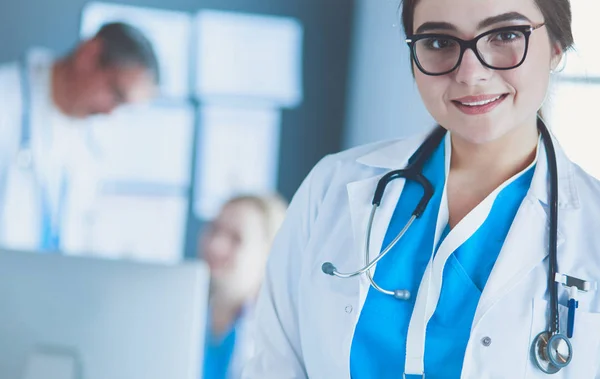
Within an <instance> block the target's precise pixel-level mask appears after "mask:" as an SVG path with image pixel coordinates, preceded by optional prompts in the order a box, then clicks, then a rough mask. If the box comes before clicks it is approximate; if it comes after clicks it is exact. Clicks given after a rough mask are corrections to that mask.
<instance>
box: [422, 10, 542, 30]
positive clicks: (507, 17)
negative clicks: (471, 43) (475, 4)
mask: <svg viewBox="0 0 600 379" xmlns="http://www.w3.org/2000/svg"><path fill="white" fill-rule="evenodd" d="M507 21H527V22H530V23H531V20H530V19H529V18H527V17H526V16H524V15H522V14H521V13H519V12H507V13H503V14H500V15H497V16H492V17H488V18H486V19H485V20H483V21H481V22H480V23H479V24H478V25H477V28H478V29H484V28H487V27H489V26H492V25H495V24H499V23H501V22H507ZM432 30H445V31H452V32H456V31H458V29H457V27H456V26H454V25H453V24H451V23H449V22H435V21H433V22H426V23H424V24H422V25H421V26H419V27H418V28H417V30H416V32H415V34H421V33H425V32H428V31H432Z"/></svg>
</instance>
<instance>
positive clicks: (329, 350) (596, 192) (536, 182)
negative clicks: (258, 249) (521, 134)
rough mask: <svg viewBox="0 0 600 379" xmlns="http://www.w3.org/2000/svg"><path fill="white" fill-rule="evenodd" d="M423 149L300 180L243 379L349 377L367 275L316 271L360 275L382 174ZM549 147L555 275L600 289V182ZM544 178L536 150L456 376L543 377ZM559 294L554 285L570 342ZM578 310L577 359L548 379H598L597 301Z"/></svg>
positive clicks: (381, 231)
mask: <svg viewBox="0 0 600 379" xmlns="http://www.w3.org/2000/svg"><path fill="white" fill-rule="evenodd" d="M423 140H424V136H418V137H412V138H408V139H402V140H397V141H388V142H383V143H376V144H372V145H368V146H363V147H359V148H355V149H352V150H348V151H346V152H342V153H339V154H336V155H332V156H328V157H326V158H324V159H323V160H322V161H321V162H320V163H319V164H318V165H317V166H316V167H315V168H314V169H313V170H312V172H311V173H310V174H309V176H308V177H307V178H306V179H305V181H304V182H303V184H302V185H301V187H300V189H299V190H298V192H297V194H296V195H295V197H294V199H293V201H292V204H291V206H290V208H289V213H288V216H287V219H286V221H285V222H284V225H283V227H282V229H281V231H280V233H279V235H278V237H277V238H276V241H275V244H274V247H273V251H272V254H271V256H270V261H269V263H268V268H267V275H266V279H265V283H264V286H263V288H262V291H261V295H260V298H259V301H258V304H257V309H256V312H257V320H258V321H257V323H256V325H255V326H256V328H255V333H256V335H255V338H256V341H255V343H256V349H257V353H256V355H255V356H254V358H253V359H252V361H251V362H250V364H249V365H248V366H247V367H246V369H245V371H244V378H246V379H300V378H310V379H337V378H349V377H350V349H351V344H352V339H353V334H354V329H355V327H356V324H357V321H358V318H359V315H360V312H361V308H362V306H363V304H364V302H365V298H366V296H367V292H368V290H369V282H368V280H367V279H366V278H365V277H364V276H361V277H360V278H352V279H339V278H336V277H332V276H328V275H325V274H323V272H322V271H321V265H322V264H323V263H324V262H326V261H331V262H333V263H334V264H335V265H336V266H337V268H338V269H339V270H340V271H342V272H348V271H353V270H355V269H357V268H359V267H362V266H363V265H364V256H363V246H364V241H365V232H366V227H367V221H368V217H369V212H370V210H371V201H372V198H373V193H374V190H375V187H376V184H377V182H378V180H379V179H380V178H381V176H382V175H384V174H385V173H387V172H388V171H390V170H394V169H398V168H403V167H405V166H406V163H407V161H408V158H409V157H410V156H411V155H412V153H413V152H414V151H415V150H416V148H417V147H418V146H419V145H420V144H421V143H422V141H423ZM554 143H555V146H556V150H557V160H558V170H559V224H558V260H559V268H558V269H559V272H561V273H565V274H568V275H572V276H575V277H578V278H581V279H585V280H592V281H596V282H598V281H600V233H599V230H600V183H599V182H598V181H597V180H595V179H593V178H592V177H590V176H589V175H588V174H586V173H585V172H584V171H583V170H582V169H581V168H579V167H578V166H577V165H575V164H574V163H572V162H571V161H569V160H568V159H567V157H566V156H565V154H564V152H563V151H562V150H561V148H560V146H559V145H558V142H556V141H554ZM547 177H548V170H547V164H546V155H545V149H544V148H543V147H540V155H539V159H538V163H537V166H536V169H535V173H534V177H533V179H532V184H531V187H530V189H529V191H528V193H527V195H526V197H525V199H524V201H523V203H522V205H521V207H520V208H519V211H518V213H517V215H516V218H515V220H514V223H513V226H512V228H511V229H510V232H509V234H508V236H507V238H506V241H505V243H504V246H503V248H502V251H501V253H500V255H499V257H498V260H497V262H496V264H495V266H494V268H493V271H492V273H491V275H490V277H489V280H488V282H487V285H486V287H485V289H484V291H483V294H482V296H481V299H480V301H479V305H478V307H477V311H476V314H475V318H474V321H473V325H472V330H471V337H470V340H469V343H468V346H467V349H466V354H465V360H464V364H463V372H462V376H461V378H469V379H486V378H499V379H500V378H501V379H505V378H546V377H547V375H546V374H544V373H542V372H541V371H540V370H539V369H538V368H536V366H535V365H534V363H533V362H532V361H531V359H530V348H531V343H532V341H533V339H534V338H535V337H536V335H537V334H538V333H540V332H542V331H544V330H545V329H546V325H547V322H548V314H547V313H548V312H547V311H548V299H549V297H548V292H547V291H546V289H547V271H548V250H547V248H546V246H547V241H548V238H547V233H548V218H547V214H548V211H549V206H548V190H547ZM403 185H404V180H396V181H394V182H392V183H391V184H390V185H389V186H388V188H387V189H386V193H385V196H384V198H383V202H382V206H381V208H380V209H379V211H378V212H377V214H376V217H375V224H374V227H373V234H372V240H371V243H372V245H371V254H372V255H371V259H372V258H373V257H374V256H375V255H376V254H378V253H379V251H380V250H381V245H382V241H383V238H384V236H385V233H386V230H387V227H388V224H389V221H390V218H391V216H392V213H393V211H394V208H395V206H396V203H397V199H398V198H399V196H400V193H401V191H402V187H403ZM417 222H418V221H417ZM392 254H396V253H394V252H392ZM566 296H567V293H566V290H565V289H564V288H562V287H561V288H560V289H559V299H560V304H561V305H560V316H561V328H562V331H565V332H566V321H567V316H566V314H567V311H566V307H565V306H564V305H565V304H566ZM579 300H580V301H579V309H578V310H577V317H576V326H575V335H574V337H573V338H572V339H571V342H572V345H573V349H574V352H573V360H572V362H571V364H570V365H569V366H568V367H567V368H565V369H563V370H562V371H560V372H559V373H558V374H556V375H554V376H553V377H554V378H569V379H575V378H576V379H585V378H600V367H599V366H600V294H599V293H598V292H597V291H593V292H589V293H585V294H582V295H581V296H580V299H579ZM485 337H489V338H490V339H491V344H490V345H489V346H487V347H486V346H485V345H484V344H483V343H482V340H483V339H484V338H485ZM487 341H488V340H487V339H486V342H487ZM486 345H487V344H486ZM372 348H373V349H377V348H378V347H377V346H373V347H372ZM404 358H405V357H398V359H404ZM398 377H399V378H400V377H401V373H398Z"/></svg>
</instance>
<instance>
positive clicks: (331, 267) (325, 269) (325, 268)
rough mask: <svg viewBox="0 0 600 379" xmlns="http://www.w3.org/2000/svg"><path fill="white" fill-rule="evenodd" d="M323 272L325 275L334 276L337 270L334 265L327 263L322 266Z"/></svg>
mask: <svg viewBox="0 0 600 379" xmlns="http://www.w3.org/2000/svg"><path fill="white" fill-rule="evenodd" d="M321 270H323V272H324V273H325V274H327V275H331V276H333V275H334V272H335V270H336V269H335V266H334V265H333V263H331V262H325V263H323V265H322V266H321Z"/></svg>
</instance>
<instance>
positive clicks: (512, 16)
mask: <svg viewBox="0 0 600 379" xmlns="http://www.w3.org/2000/svg"><path fill="white" fill-rule="evenodd" d="M507 21H527V22H529V23H531V20H530V19H529V18H527V17H526V16H524V15H522V14H521V13H519V12H508V13H503V14H500V15H498V16H493V17H488V18H486V19H485V20H483V21H481V22H480V23H479V25H477V28H478V29H483V28H487V27H489V26H492V25H495V24H499V23H501V22H507Z"/></svg>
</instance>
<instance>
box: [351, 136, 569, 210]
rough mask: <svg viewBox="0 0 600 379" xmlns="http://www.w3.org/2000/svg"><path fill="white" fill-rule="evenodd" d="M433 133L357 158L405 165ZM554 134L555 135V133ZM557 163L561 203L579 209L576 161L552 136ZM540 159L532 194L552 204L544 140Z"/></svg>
mask: <svg viewBox="0 0 600 379" xmlns="http://www.w3.org/2000/svg"><path fill="white" fill-rule="evenodd" d="M429 133H430V132H427V133H424V134H420V135H416V136H413V137H410V138H406V139H401V140H397V141H395V142H392V143H391V144H388V145H386V146H384V147H382V148H380V149H378V150H375V151H372V152H370V153H368V154H366V155H363V156H361V157H359V158H358V159H357V160H356V161H357V162H358V163H360V164H363V165H366V166H369V167H378V168H382V169H387V170H397V169H401V168H404V167H405V166H406V164H407V163H408V160H409V159H410V157H411V156H412V154H413V153H414V152H415V151H416V150H417V148H418V147H419V146H420V145H421V143H423V141H424V140H425V138H427V136H428V135H429ZM551 135H552V134H551ZM552 142H553V144H554V150H555V151H556V162H557V167H558V187H559V191H558V204H559V208H565V209H566V208H579V206H580V202H579V196H578V192H577V188H576V185H575V180H574V170H573V163H572V162H571V161H570V160H569V159H568V158H567V156H566V154H565V152H564V151H563V149H562V147H561V146H560V144H559V143H558V141H557V140H556V138H555V137H554V136H553V135H552ZM538 156H539V159H538V161H537V165H536V169H535V173H534V175H533V179H532V182H531V187H530V193H532V194H533V195H534V196H535V197H536V198H537V199H538V200H539V201H540V202H541V203H542V204H544V205H548V204H549V193H548V188H549V177H550V174H549V171H548V162H547V160H546V149H545V146H544V144H543V143H540V150H539V155H538Z"/></svg>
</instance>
